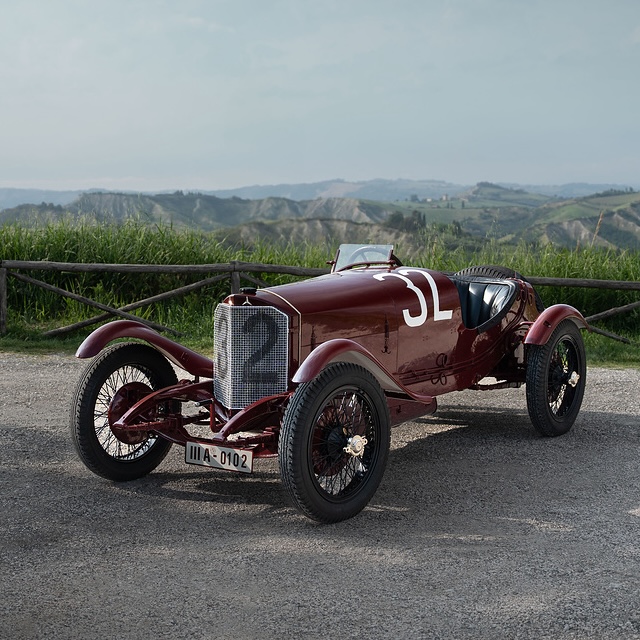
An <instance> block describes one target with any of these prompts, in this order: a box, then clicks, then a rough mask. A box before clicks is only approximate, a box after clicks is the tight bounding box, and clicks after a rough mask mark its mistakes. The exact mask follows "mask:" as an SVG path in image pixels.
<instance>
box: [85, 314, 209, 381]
mask: <svg viewBox="0 0 640 640" xmlns="http://www.w3.org/2000/svg"><path fill="white" fill-rule="evenodd" d="M118 338H136V339H138V340H144V341H145V342H148V343H149V344H150V345H151V346H152V347H154V348H156V349H157V350H158V351H160V352H161V353H162V354H163V355H164V356H165V357H166V358H167V359H168V360H170V361H171V362H172V363H173V364H175V365H176V366H178V367H180V368H181V369H184V370H185V371H187V372H188V373H190V374H191V375H193V376H201V377H204V378H213V361H212V360H209V358H206V357H205V356H202V355H200V354H199V353H196V352H195V351H192V350H191V349H188V348H187V347H184V346H182V345H181V344H178V343H177V342H174V341H173V340H169V338H165V337H164V336H162V335H160V334H159V333H158V332H157V331H154V330H153V329H150V328H149V327H147V326H145V325H143V324H141V323H140V322H135V321H133V320H115V321H114V322H109V323H108V324H105V325H102V326H101V327H99V328H98V329H96V330H95V331H93V332H92V333H90V334H89V335H88V336H87V338H86V339H85V340H84V342H83V343H82V344H81V345H80V346H79V347H78V350H77V351H76V358H93V357H94V356H96V355H98V354H99V353H100V352H101V351H102V350H103V349H104V348H105V347H106V346H107V345H108V344H109V343H110V342H112V341H113V340H117V339H118Z"/></svg>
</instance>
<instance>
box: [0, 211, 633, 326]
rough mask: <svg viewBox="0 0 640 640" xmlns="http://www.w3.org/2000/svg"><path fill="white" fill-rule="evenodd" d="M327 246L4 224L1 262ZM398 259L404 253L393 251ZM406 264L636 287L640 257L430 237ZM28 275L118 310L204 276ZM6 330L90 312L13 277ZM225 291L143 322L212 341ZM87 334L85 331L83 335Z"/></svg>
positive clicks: (262, 255) (180, 260)
mask: <svg viewBox="0 0 640 640" xmlns="http://www.w3.org/2000/svg"><path fill="white" fill-rule="evenodd" d="M335 248H337V247H333V248H332V249H331V250H330V251H327V248H326V244H325V245H323V246H315V245H309V244H301V245H298V244H297V245H294V244H292V243H289V244H283V245H278V246H273V245H268V244H266V243H260V242H258V243H257V244H255V245H253V246H251V247H243V246H239V247H238V246H230V245H228V244H227V243H225V242H223V241H220V240H219V239H218V236H214V235H213V234H211V233H207V232H200V231H195V230H186V229H183V228H181V229H180V230H177V229H175V228H173V227H172V226H171V225H162V224H159V225H153V226H151V225H148V223H145V222H143V221H141V220H135V219H134V220H129V221H127V222H125V223H122V224H116V223H115V222H114V223H107V224H104V223H102V224H98V223H96V222H95V221H94V220H92V219H89V218H87V219H83V220H80V221H78V220H73V221H72V220H70V219H69V220H63V221H61V222H58V223H51V224H42V225H39V226H35V227H24V226H20V225H18V224H12V225H5V226H1V227H0V258H2V259H5V260H50V261H59V262H85V263H133V264H216V263H227V262H230V261H232V260H242V261H246V262H255V263H270V264H287V265H299V266H307V267H324V266H326V261H327V260H328V259H330V258H331V257H333V256H332V255H331V253H332V252H333V250H335ZM396 253H398V255H399V257H400V258H401V259H402V255H401V254H402V247H399V248H398V250H397V251H396ZM412 264H416V265H418V266H424V267H428V268H432V269H436V270H442V271H452V272H455V271H458V270H460V269H463V268H465V267H467V266H470V265H481V264H499V265H503V266H507V267H510V268H513V269H515V270H516V271H519V272H520V273H522V274H524V275H525V276H540V277H560V278H585V279H603V280H631V281H640V253H639V252H633V251H613V250H603V249H598V248H588V247H587V248H577V249H574V250H569V249H562V248H557V247H553V246H551V245H547V246H544V247H536V246H533V245H529V244H524V243H523V244H519V245H517V246H515V247H514V246H507V245H502V244H499V243H495V242H490V241H487V242H486V243H485V244H484V245H483V246H482V247H481V248H479V249H478V248H476V249H473V250H469V249H468V248H467V249H465V248H463V247H460V248H457V249H452V248H451V246H450V245H447V244H445V243H444V241H442V240H441V239H440V238H439V237H438V236H437V235H434V236H433V237H430V238H427V239H426V240H425V245H424V248H423V250H422V252H421V253H420V254H419V255H418V256H417V257H416V259H414V260H412ZM29 275H31V276H32V277H35V278H38V279H41V280H44V281H47V282H50V283H52V284H55V285H56V286H58V287H61V288H64V289H67V290H69V291H73V292H75V293H78V294H80V295H83V296H86V297H88V298H91V299H94V300H97V301H100V302H102V303H104V304H108V305H110V306H123V305H125V304H128V303H131V302H133V301H134V300H138V299H141V298H146V297H149V296H151V295H155V294H158V293H161V292H163V291H167V290H169V289H173V288H177V287H179V286H182V285H184V284H187V283H189V282H192V281H196V280H198V279H200V278H201V277H202V276H200V275H170V274H159V273H151V274H136V275H131V274H117V273H59V272H47V271H33V272H31V273H30V274H29ZM255 275H257V277H260V278H261V279H263V280H265V281H267V282H268V283H270V284H280V283H283V282H286V281H290V280H291V279H292V278H291V277H290V276H285V275H277V274H266V273H264V274H255ZM8 290H9V291H8V295H9V299H8V311H9V328H10V331H11V332H13V333H14V334H17V335H20V334H21V333H25V332H28V330H29V328H31V327H33V326H36V327H38V328H40V329H42V328H45V329H46V328H51V327H55V326H61V325H63V324H69V323H72V322H75V321H77V320H80V319H84V318H86V317H89V316H91V315H95V310H92V309H89V308H88V307H86V306H85V305H82V304H81V303H78V302H75V301H73V300H70V299H66V298H62V297H61V296H58V295H56V294H53V293H50V292H47V291H44V290H42V289H40V288H37V287H34V286H32V285H27V284H24V283H21V282H19V281H17V280H15V279H13V278H10V279H9V283H8ZM228 292H229V285H228V283H227V282H226V281H223V282H221V283H219V284H216V285H213V286H210V287H207V288H205V289H202V290H200V291H198V292H196V293H192V294H189V295H187V296H183V297H181V298H177V299H174V300H172V301H168V302H166V303H164V304H158V305H154V306H153V307H147V308H144V309H141V310H140V311H138V312H136V313H138V314H139V315H140V316H142V317H145V318H149V319H152V320H154V321H156V322H160V323H162V324H165V325H167V326H170V327H172V328H176V329H178V330H180V331H183V332H184V333H186V334H187V335H188V336H195V337H196V338H197V337H198V336H201V337H207V336H210V335H211V324H212V322H211V316H212V313H213V308H214V306H215V304H216V303H217V302H218V301H219V300H221V299H222V298H223V297H224V296H225V295H227V294H228ZM540 294H541V295H542V298H543V300H544V302H545V304H546V305H550V304H554V303H557V302H566V303H568V304H571V305H573V306H575V307H577V308H578V309H579V310H580V311H582V312H583V313H584V314H585V315H591V314H594V313H598V312H600V311H603V310H605V309H609V308H612V307H616V306H621V305H623V304H626V303H628V302H632V301H635V300H637V299H638V298H639V294H638V293H637V292H623V291H606V290H597V289H584V288H569V287H542V288H541V289H540ZM639 314H640V312H638V311H636V312H634V313H630V314H625V315H622V316H619V317H617V318H615V319H613V320H611V321H609V322H608V325H609V326H608V327H607V328H610V329H611V330H615V331H622V332H627V333H631V334H633V335H636V334H637V327H638V326H639V323H638V319H639V318H638V316H639ZM84 332H85V333H86V332H87V330H86V329H85V330H84Z"/></svg>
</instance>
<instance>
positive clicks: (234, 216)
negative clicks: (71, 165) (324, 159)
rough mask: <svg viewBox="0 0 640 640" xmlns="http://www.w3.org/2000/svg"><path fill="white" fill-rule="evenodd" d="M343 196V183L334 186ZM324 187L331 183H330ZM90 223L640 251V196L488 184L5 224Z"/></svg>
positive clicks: (79, 211) (43, 213) (162, 204)
mask: <svg viewBox="0 0 640 640" xmlns="http://www.w3.org/2000/svg"><path fill="white" fill-rule="evenodd" d="M331 185H332V186H331V189H335V188H336V182H335V181H334V182H332V183H331ZM325 186H326V185H325ZM82 216H88V217H90V218H92V219H95V220H97V221H99V222H100V221H116V222H118V221H123V220H126V219H128V218H131V217H136V218H138V219H142V220H146V221H148V222H149V223H150V224H154V223H165V224H171V225H173V226H174V227H176V228H180V227H188V228H197V229H200V230H203V231H207V232H215V233H216V235H217V236H218V237H220V238H223V239H225V240H226V241H227V242H235V243H240V242H241V243H243V244H246V245H248V244H251V243H252V242H254V241H255V240H256V239H257V238H260V239H263V240H267V241H270V242H283V241H287V240H292V241H294V242H303V241H308V242H312V243H314V244H319V243H320V244H321V243H323V242H326V241H328V239H331V242H332V243H333V244H337V243H339V242H346V241H353V242H360V241H366V242H380V241H388V242H393V243H395V244H401V245H403V246H404V247H406V249H407V252H408V253H411V252H413V250H418V249H419V247H420V244H421V243H424V241H425V237H428V235H429V234H428V233H422V231H425V230H426V231H429V230H430V231H431V232H433V231H434V230H435V229H436V227H437V226H438V225H441V226H442V225H445V226H446V225H455V227H456V229H458V230H459V231H460V233H458V235H457V237H458V241H459V242H461V243H463V242H464V243H469V242H471V243H473V242H474V241H475V242H482V241H486V240H487V239H489V238H491V239H494V240H497V241H500V242H507V243H509V242H517V241H519V240H525V241H527V242H536V243H547V242H551V243H553V244H556V245H560V246H567V247H574V246H576V245H581V246H586V245H596V246H602V247H612V248H621V249H634V250H636V249H639V248H640V193H638V192H636V191H633V190H631V189H625V190H621V189H610V190H606V191H603V192H600V193H596V194H592V195H589V196H586V197H577V198H560V197H557V196H550V195H545V194H542V193H530V192H528V191H525V190H524V189H521V188H508V187H504V186H500V185H496V184H492V183H488V182H482V183H479V184H477V185H476V186H474V187H469V188H466V189H465V190H461V191H460V192H459V193H458V194H457V195H451V194H445V195H442V196H439V197H438V198H433V197H431V196H425V197H420V196H419V195H418V194H417V193H416V194H412V195H411V196H410V197H408V198H405V199H403V200H393V201H389V200H372V199H363V198H354V197H344V196H343V197H337V196H335V195H334V196H330V197H316V198H313V199H307V200H294V199H290V198H284V197H275V196H270V197H265V198H261V199H244V198H240V197H238V196H232V197H225V198H223V197H219V196H216V195H207V194H204V193H184V192H182V191H176V192H174V193H161V194H129V193H112V192H89V193H83V194H81V195H80V196H79V197H77V198H75V199H74V200H73V201H72V202H71V203H70V204H68V205H66V206H62V205H60V204H57V205H56V204H54V203H48V204H46V203H44V202H43V203H42V204H40V205H21V206H18V207H13V208H10V209H4V210H3V211H0V224H2V223H11V222H19V223H20V224H23V225H24V224H31V223H34V222H39V223H43V222H44V223H46V222H52V221H55V220H59V219H61V218H65V217H70V218H71V219H76V218H79V217H82Z"/></svg>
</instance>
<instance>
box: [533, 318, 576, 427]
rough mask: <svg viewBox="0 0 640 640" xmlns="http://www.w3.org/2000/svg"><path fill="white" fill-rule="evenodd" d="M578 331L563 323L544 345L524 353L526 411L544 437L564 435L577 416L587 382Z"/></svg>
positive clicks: (564, 321) (535, 346) (569, 321)
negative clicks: (525, 355) (525, 360)
mask: <svg viewBox="0 0 640 640" xmlns="http://www.w3.org/2000/svg"><path fill="white" fill-rule="evenodd" d="M586 362H587V360H586V356H585V350H584V342H583V340H582V334H581V333H580V329H578V327H577V326H576V325H575V324H574V323H573V322H572V321H571V320H563V321H562V322H561V323H560V324H559V325H558V326H557V327H556V328H555V330H554V331H553V333H552V334H551V337H550V338H549V341H548V342H547V343H546V344H544V345H529V347H528V349H527V408H528V410H529V416H530V418H531V422H532V423H533V426H534V428H535V429H536V431H538V433H541V434H542V435H544V436H559V435H562V434H563V433H567V431H569V429H571V427H572V426H573V423H574V421H575V419H576V417H577V416H578V412H579V411H580V406H581V404H582V398H583V396H584V388H585V384H586V380H587V364H586Z"/></svg>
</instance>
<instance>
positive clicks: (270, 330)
mask: <svg viewBox="0 0 640 640" xmlns="http://www.w3.org/2000/svg"><path fill="white" fill-rule="evenodd" d="M242 332H243V333H244V335H250V334H251V335H256V334H257V335H256V337H257V338H258V339H259V338H262V339H263V342H262V344H261V345H260V346H259V347H258V348H257V349H256V350H255V351H254V352H253V353H252V354H251V355H250V356H249V357H248V358H247V359H246V361H245V363H244V366H243V368H242V374H243V378H244V379H245V380H246V381H247V382H275V381H276V380H277V379H278V374H277V372H276V371H274V370H273V369H267V368H263V367H261V366H260V363H261V362H262V361H263V360H265V359H267V358H268V357H269V354H270V353H271V352H272V351H273V349H274V347H275V346H276V343H277V342H278V323H277V322H276V321H275V319H274V318H272V317H271V316H268V315H266V314H263V313H258V314H256V315H253V316H249V317H248V318H247V319H246V320H245V321H244V324H243V325H242Z"/></svg>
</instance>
